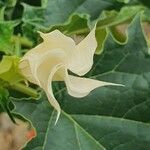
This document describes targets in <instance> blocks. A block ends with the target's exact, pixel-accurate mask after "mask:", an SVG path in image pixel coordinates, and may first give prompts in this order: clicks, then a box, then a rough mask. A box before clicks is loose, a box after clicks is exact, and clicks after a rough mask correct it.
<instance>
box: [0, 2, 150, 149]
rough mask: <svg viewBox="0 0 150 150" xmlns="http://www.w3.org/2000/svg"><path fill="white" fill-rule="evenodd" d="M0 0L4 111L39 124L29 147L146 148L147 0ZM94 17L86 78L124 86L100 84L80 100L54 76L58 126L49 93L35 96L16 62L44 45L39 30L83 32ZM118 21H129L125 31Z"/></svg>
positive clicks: (149, 81) (149, 140)
mask: <svg viewBox="0 0 150 150" xmlns="http://www.w3.org/2000/svg"><path fill="white" fill-rule="evenodd" d="M22 2H24V3H22ZM40 4H41V5H40ZM135 4H136V5H135ZM0 6H1V7H0V58H1V62H0V85H1V86H0V105H1V107H0V111H6V112H7V113H8V114H9V116H10V118H11V119H12V121H14V120H13V114H12V112H13V113H17V114H19V115H22V116H23V117H25V118H26V119H27V120H29V121H30V122H32V123H33V125H34V126H35V128H36V130H37V137H36V138H35V139H33V140H32V141H31V142H29V143H28V144H27V146H26V147H25V148H24V149H25V150H50V149H52V150H60V149H61V150H67V149H68V150H77V149H79V150H133V149H136V150H149V147H150V134H149V133H150V124H149V122H150V98H149V97H150V92H149V91H150V67H149V66H150V56H149V54H150V52H149V47H148V44H147V41H148V40H149V39H148V38H146V36H145V34H144V28H143V26H142V23H143V22H147V23H149V21H150V15H149V14H150V13H149V12H150V9H149V6H148V5H147V1H144V0H134V1H131V0H92V1H91V0H60V1H57V0H38V1H36V2H35V1H34V0H31V1H28V0H20V1H16V0H6V1H4V0H3V1H1V2H0ZM14 19H15V20H14ZM95 23H97V28H96V38H97V42H98V47H97V51H96V53H97V54H99V55H95V57H94V65H93V68H92V70H91V71H90V72H89V73H88V74H87V75H86V76H87V77H90V78H93V79H97V80H104V81H108V82H113V83H119V84H123V85H125V86H124V87H113V86H107V87H101V88H97V89H95V90H94V91H92V92H91V93H90V94H89V95H88V96H87V97H84V98H81V99H77V98H74V97H71V96H69V95H68V93H67V90H66V88H65V86H64V83H60V82H55V83H54V85H53V87H54V94H55V96H56V97H57V100H58V101H59V103H60V105H61V108H62V113H61V117H60V119H59V121H58V123H57V124H56V125H54V122H55V119H56V112H55V111H54V110H53V108H51V106H50V104H49V102H48V100H47V97H46V95H45V94H44V92H41V96H40V98H39V99H38V100H35V98H37V97H38V93H37V90H36V89H37V87H35V86H33V85H31V86H30V87H28V86H27V85H26V84H24V82H23V81H24V80H25V79H24V77H22V75H21V74H20V72H19V69H18V65H19V60H20V58H21V56H22V55H23V54H24V53H25V52H26V51H28V50H29V49H30V48H32V47H33V45H36V44H38V43H40V41H41V39H40V38H39V35H38V33H37V31H39V30H40V31H43V32H49V31H52V30H55V29H59V30H60V31H62V32H63V33H64V34H66V35H68V36H71V37H74V36H75V37H78V36H80V37H84V36H86V35H87V34H88V33H89V31H90V29H91V28H93V26H94V25H95ZM120 25H127V26H128V29H127V31H126V34H124V33H123V32H120V31H119V30H118V26H120ZM31 87H32V88H31ZM12 89H13V92H12ZM14 90H17V92H16V91H14ZM40 91H41V90H40ZM27 95H28V96H27ZM17 97H19V98H17ZM33 97H34V98H33ZM11 102H13V103H14V104H15V106H16V107H15V109H14V110H13V111H12V109H13V107H12V105H11V106H10V103H11Z"/></svg>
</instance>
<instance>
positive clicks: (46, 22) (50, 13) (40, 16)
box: [22, 0, 120, 39]
mask: <svg viewBox="0 0 150 150" xmlns="http://www.w3.org/2000/svg"><path fill="white" fill-rule="evenodd" d="M42 3H43V6H44V7H35V6H30V5H27V4H23V6H24V12H23V18H22V20H23V22H24V23H23V25H22V28H23V33H24V35H25V36H28V37H29V38H30V39H36V38H35V37H37V34H36V32H37V30H44V31H49V30H50V29H52V27H53V29H55V28H57V27H58V28H61V29H62V30H63V31H64V30H65V29H67V30H69V32H72V31H73V30H77V29H78V30H79V29H82V28H83V27H84V28H85V27H86V28H87V22H89V21H93V20H96V19H97V18H98V17H99V15H100V13H101V12H102V11H103V9H106V10H107V9H112V8H114V7H117V6H119V3H117V2H114V1H111V0H105V1H103V0H100V1H97V0H94V1H90V0H71V1H67V0H64V1H55V0H49V1H43V2H42ZM119 7H120V6H119ZM93 8H95V9H93ZM77 15H78V16H77ZM86 18H88V20H87V19H86ZM85 23H86V24H85ZM81 25H82V27H81ZM59 26H60V27H59ZM63 26H64V28H63Z"/></svg>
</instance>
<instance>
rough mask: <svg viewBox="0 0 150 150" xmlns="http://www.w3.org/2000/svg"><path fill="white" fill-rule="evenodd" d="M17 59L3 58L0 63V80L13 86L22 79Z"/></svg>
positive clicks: (14, 57)
mask: <svg viewBox="0 0 150 150" xmlns="http://www.w3.org/2000/svg"><path fill="white" fill-rule="evenodd" d="M19 60H20V59H19V58H18V57H16V56H4V57H3V59H2V61H1V62H0V79H1V80H3V81H6V82H8V83H9V84H10V85H13V84H15V83H17V82H19V81H22V80H23V79H24V78H23V76H22V75H21V74H20V72H19V68H18V65H19Z"/></svg>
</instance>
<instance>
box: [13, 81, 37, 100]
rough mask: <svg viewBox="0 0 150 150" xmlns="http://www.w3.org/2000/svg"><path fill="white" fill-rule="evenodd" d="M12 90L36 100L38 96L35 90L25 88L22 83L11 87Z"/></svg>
mask: <svg viewBox="0 0 150 150" xmlns="http://www.w3.org/2000/svg"><path fill="white" fill-rule="evenodd" d="M11 88H12V89H15V90H17V91H19V92H22V93H24V94H27V95H29V96H31V97H34V98H37V97H38V96H39V94H38V93H37V91H36V90H34V89H32V88H30V87H27V86H26V85H24V84H22V83H17V84H14V85H13V86H11Z"/></svg>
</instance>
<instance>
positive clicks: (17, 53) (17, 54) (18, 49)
mask: <svg viewBox="0 0 150 150" xmlns="http://www.w3.org/2000/svg"><path fill="white" fill-rule="evenodd" d="M20 50H21V45H20V35H18V36H17V37H16V40H15V54H16V56H18V57H19V56H20Z"/></svg>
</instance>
